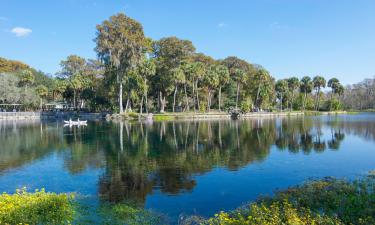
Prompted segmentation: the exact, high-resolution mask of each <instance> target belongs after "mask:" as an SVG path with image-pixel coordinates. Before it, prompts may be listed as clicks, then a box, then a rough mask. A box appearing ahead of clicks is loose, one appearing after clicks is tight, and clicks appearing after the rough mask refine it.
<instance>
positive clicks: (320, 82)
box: [313, 76, 326, 111]
mask: <svg viewBox="0 0 375 225" xmlns="http://www.w3.org/2000/svg"><path fill="white" fill-rule="evenodd" d="M313 86H314V88H315V90H316V99H315V110H317V111H319V108H320V92H321V89H322V88H325V87H326V80H325V79H324V77H322V76H315V77H314V79H313Z"/></svg>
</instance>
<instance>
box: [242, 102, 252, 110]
mask: <svg viewBox="0 0 375 225" xmlns="http://www.w3.org/2000/svg"><path fill="white" fill-rule="evenodd" d="M240 109H241V110H242V111H243V112H250V110H251V104H250V102H249V101H244V102H241V105H240Z"/></svg>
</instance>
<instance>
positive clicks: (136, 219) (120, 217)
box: [99, 203, 163, 225]
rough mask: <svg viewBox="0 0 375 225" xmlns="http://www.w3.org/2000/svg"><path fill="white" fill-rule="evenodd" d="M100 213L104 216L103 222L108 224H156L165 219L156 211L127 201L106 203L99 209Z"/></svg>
mask: <svg viewBox="0 0 375 225" xmlns="http://www.w3.org/2000/svg"><path fill="white" fill-rule="evenodd" d="M99 215H101V217H102V222H101V224H108V225H120V224H121V225H122V224H129V225H133V224H134V225H138V224H144V225H148V224H149V225H154V224H161V223H162V221H163V218H162V217H161V216H160V215H158V214H156V213H153V212H150V211H147V210H144V209H142V208H141V207H137V206H132V205H131V204H125V203H118V204H113V205H112V204H105V205H103V206H101V208H100V209H99Z"/></svg>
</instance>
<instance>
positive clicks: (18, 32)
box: [11, 27, 33, 37]
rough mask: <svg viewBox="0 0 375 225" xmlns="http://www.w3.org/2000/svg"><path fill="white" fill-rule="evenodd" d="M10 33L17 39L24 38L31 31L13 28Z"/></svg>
mask: <svg viewBox="0 0 375 225" xmlns="http://www.w3.org/2000/svg"><path fill="white" fill-rule="evenodd" d="M11 32H12V33H14V34H15V35H16V36H17V37H26V36H28V35H29V34H31V32H33V31H32V30H31V29H29V28H23V27H14V28H13V29H12V30H11Z"/></svg>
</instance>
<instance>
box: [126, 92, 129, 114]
mask: <svg viewBox="0 0 375 225" xmlns="http://www.w3.org/2000/svg"><path fill="white" fill-rule="evenodd" d="M128 109H129V95H128V97H127V99H126V106H125V113H127V112H128Z"/></svg>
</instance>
